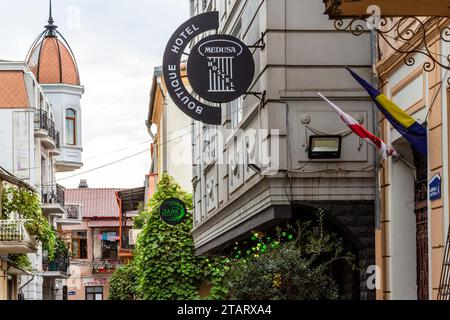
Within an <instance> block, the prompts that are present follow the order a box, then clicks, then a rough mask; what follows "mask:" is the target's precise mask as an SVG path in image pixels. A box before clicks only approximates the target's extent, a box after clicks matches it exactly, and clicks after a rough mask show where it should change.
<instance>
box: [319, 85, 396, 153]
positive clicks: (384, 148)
mask: <svg viewBox="0 0 450 320" xmlns="http://www.w3.org/2000/svg"><path fill="white" fill-rule="evenodd" d="M319 96H320V97H321V98H322V99H323V100H325V101H326V102H328V104H329V105H330V106H331V107H332V108H333V109H334V111H336V112H337V114H338V115H339V116H340V117H341V119H342V120H343V121H344V122H345V124H346V125H347V126H348V127H349V128H350V129H351V130H352V131H353V132H354V133H356V134H357V135H358V136H359V137H360V138H361V139H364V140H365V141H366V142H367V143H369V144H371V145H373V146H375V147H377V148H379V149H380V154H381V156H382V158H383V159H387V158H388V157H389V156H393V157H398V153H397V152H396V151H395V150H394V149H393V148H391V147H389V146H388V145H387V144H386V143H384V141H383V140H381V139H380V138H378V137H376V136H374V135H373V134H372V133H370V132H369V131H367V129H366V128H364V126H362V125H361V124H359V123H358V121H356V120H355V119H353V117H351V116H350V115H349V114H347V113H345V112H344V111H342V109H341V108H339V107H338V106H337V105H335V104H334V103H333V102H331V101H330V100H328V99H327V98H325V97H324V96H323V95H322V94H321V93H319Z"/></svg>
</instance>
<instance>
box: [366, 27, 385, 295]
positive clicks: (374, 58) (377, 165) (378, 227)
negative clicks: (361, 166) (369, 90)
mask: <svg viewBox="0 0 450 320" xmlns="http://www.w3.org/2000/svg"><path fill="white" fill-rule="evenodd" d="M370 33H371V54H372V65H373V66H375V65H376V63H377V56H378V50H377V49H378V43H377V34H376V32H375V31H374V30H371V32H370ZM378 80H379V79H378V77H377V76H375V74H373V83H374V84H378V83H379V81H378ZM377 110H378V109H377V108H376V107H375V106H373V108H372V119H373V129H374V132H375V135H376V136H378V137H379V136H380V131H379V130H378V111H377ZM373 154H374V169H375V230H374V231H375V233H376V230H381V197H380V196H381V195H380V183H381V181H380V175H379V172H380V170H381V165H380V161H379V158H378V154H377V150H376V149H375V148H374V149H373ZM381 231H382V230H381ZM375 236H376V234H375ZM385 241H386V239H385V236H384V234H383V232H381V243H383V242H385ZM376 255H377V253H376V239H375V264H376ZM382 255H383V252H382ZM381 259H382V257H381ZM377 267H378V266H377ZM379 267H380V269H381V270H380V272H379V274H376V275H375V276H376V277H377V276H378V275H379V276H380V277H381V279H379V281H378V279H376V280H375V281H376V283H381V288H380V289H381V290H383V289H384V286H383V283H384V281H383V277H384V276H385V275H384V274H383V269H384V268H383V267H382V265H381V266H379ZM376 270H378V268H376ZM377 289H378V288H376V289H375V295H376V290H377Z"/></svg>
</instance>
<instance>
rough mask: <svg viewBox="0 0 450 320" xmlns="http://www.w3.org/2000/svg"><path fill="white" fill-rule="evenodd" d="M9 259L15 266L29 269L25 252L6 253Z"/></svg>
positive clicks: (28, 260)
mask: <svg viewBox="0 0 450 320" xmlns="http://www.w3.org/2000/svg"><path fill="white" fill-rule="evenodd" d="M8 258H9V260H11V262H12V264H13V265H15V266H16V267H18V268H20V269H22V270H25V271H31V269H32V268H31V262H30V259H29V258H28V256H27V255H26V254H25V253H20V254H10V255H8Z"/></svg>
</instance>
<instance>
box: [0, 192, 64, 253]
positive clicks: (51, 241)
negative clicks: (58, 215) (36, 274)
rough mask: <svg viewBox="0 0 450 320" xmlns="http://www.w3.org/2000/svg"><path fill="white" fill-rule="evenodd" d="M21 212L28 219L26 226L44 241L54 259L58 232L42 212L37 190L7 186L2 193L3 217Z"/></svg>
mask: <svg viewBox="0 0 450 320" xmlns="http://www.w3.org/2000/svg"><path fill="white" fill-rule="evenodd" d="M14 213H18V214H20V216H21V218H22V219H25V220H27V222H26V223H25V228H26V229H27V231H28V232H29V233H30V235H32V236H34V237H35V238H36V240H37V241H39V242H41V243H42V248H43V250H45V251H47V252H48V256H49V259H53V258H54V255H55V248H56V232H55V230H53V228H52V227H51V226H50V224H49V222H48V220H47V219H46V218H45V217H44V215H43V214H42V208H41V201H40V200H39V197H38V195H37V194H36V193H35V192H32V191H29V190H27V189H25V188H13V187H10V188H6V189H5V190H3V195H2V212H1V218H2V219H6V218H8V217H10V216H11V215H12V214H14Z"/></svg>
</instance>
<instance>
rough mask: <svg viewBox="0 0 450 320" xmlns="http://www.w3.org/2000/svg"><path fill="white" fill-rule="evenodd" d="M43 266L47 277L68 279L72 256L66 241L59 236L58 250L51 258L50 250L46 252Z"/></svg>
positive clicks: (57, 239) (57, 241) (57, 240)
mask: <svg viewBox="0 0 450 320" xmlns="http://www.w3.org/2000/svg"><path fill="white" fill-rule="evenodd" d="M43 256H44V258H43V260H42V268H43V270H44V276H45V277H54V278H62V279H66V278H68V277H69V266H70V256H69V249H68V246H67V245H66V243H65V242H64V241H63V240H62V239H61V238H60V237H59V236H58V237H57V238H56V250H55V254H54V257H53V259H50V258H49V256H48V252H44V254H43Z"/></svg>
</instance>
